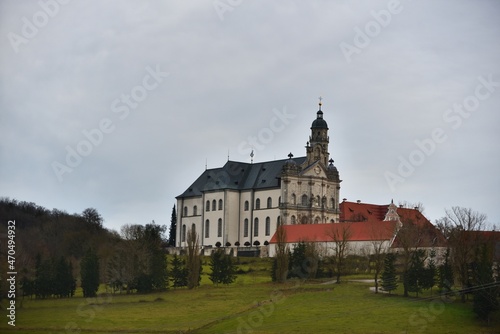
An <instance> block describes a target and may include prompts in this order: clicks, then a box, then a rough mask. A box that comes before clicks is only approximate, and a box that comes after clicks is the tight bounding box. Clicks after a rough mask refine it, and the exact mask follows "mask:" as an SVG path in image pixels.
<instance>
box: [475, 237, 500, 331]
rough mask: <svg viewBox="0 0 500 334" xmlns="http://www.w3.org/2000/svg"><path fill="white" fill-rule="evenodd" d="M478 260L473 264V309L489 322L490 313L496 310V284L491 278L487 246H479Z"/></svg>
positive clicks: (497, 305)
mask: <svg viewBox="0 0 500 334" xmlns="http://www.w3.org/2000/svg"><path fill="white" fill-rule="evenodd" d="M480 252H481V254H480V256H479V261H478V263H476V264H475V265H474V267H475V268H474V271H473V272H474V283H475V284H474V288H473V289H474V304H473V310H474V313H476V314H477V316H478V317H479V319H481V320H483V321H486V322H488V323H489V322H490V314H491V312H493V311H496V310H498V308H499V302H498V294H499V287H498V284H497V283H496V282H495V281H494V279H493V272H492V270H491V263H492V261H491V260H492V259H491V256H488V250H487V246H486V245H485V244H483V245H481V246H480Z"/></svg>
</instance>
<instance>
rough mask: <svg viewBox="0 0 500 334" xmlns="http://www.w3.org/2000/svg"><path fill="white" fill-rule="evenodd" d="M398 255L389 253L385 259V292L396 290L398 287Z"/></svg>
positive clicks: (383, 283)
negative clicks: (396, 264)
mask: <svg viewBox="0 0 500 334" xmlns="http://www.w3.org/2000/svg"><path fill="white" fill-rule="evenodd" d="M395 263H396V254H394V253H387V254H386V256H385V259H384V271H383V272H382V284H381V286H382V289H384V290H385V291H389V293H391V291H393V290H396V289H397V287H398V282H397V277H396V266H395Z"/></svg>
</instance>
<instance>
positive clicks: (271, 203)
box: [267, 197, 273, 209]
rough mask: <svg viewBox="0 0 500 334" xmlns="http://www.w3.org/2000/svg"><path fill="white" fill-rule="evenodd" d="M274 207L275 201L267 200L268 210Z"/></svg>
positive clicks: (269, 198)
mask: <svg viewBox="0 0 500 334" xmlns="http://www.w3.org/2000/svg"><path fill="white" fill-rule="evenodd" d="M272 206H273V199H272V198H271V197H268V198H267V208H268V209H270V208H272Z"/></svg>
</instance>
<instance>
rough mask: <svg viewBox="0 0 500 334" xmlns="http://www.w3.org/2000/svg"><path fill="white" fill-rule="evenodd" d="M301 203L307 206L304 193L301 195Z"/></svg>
mask: <svg viewBox="0 0 500 334" xmlns="http://www.w3.org/2000/svg"><path fill="white" fill-rule="evenodd" d="M301 204H302V205H304V206H307V195H306V194H304V195H302V203H301Z"/></svg>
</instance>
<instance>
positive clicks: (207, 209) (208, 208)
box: [205, 201, 210, 211]
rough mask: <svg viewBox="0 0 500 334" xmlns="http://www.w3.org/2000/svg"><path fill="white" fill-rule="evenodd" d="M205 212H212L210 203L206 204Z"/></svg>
mask: <svg viewBox="0 0 500 334" xmlns="http://www.w3.org/2000/svg"><path fill="white" fill-rule="evenodd" d="M205 211H210V201H207V202H206V203H205Z"/></svg>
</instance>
